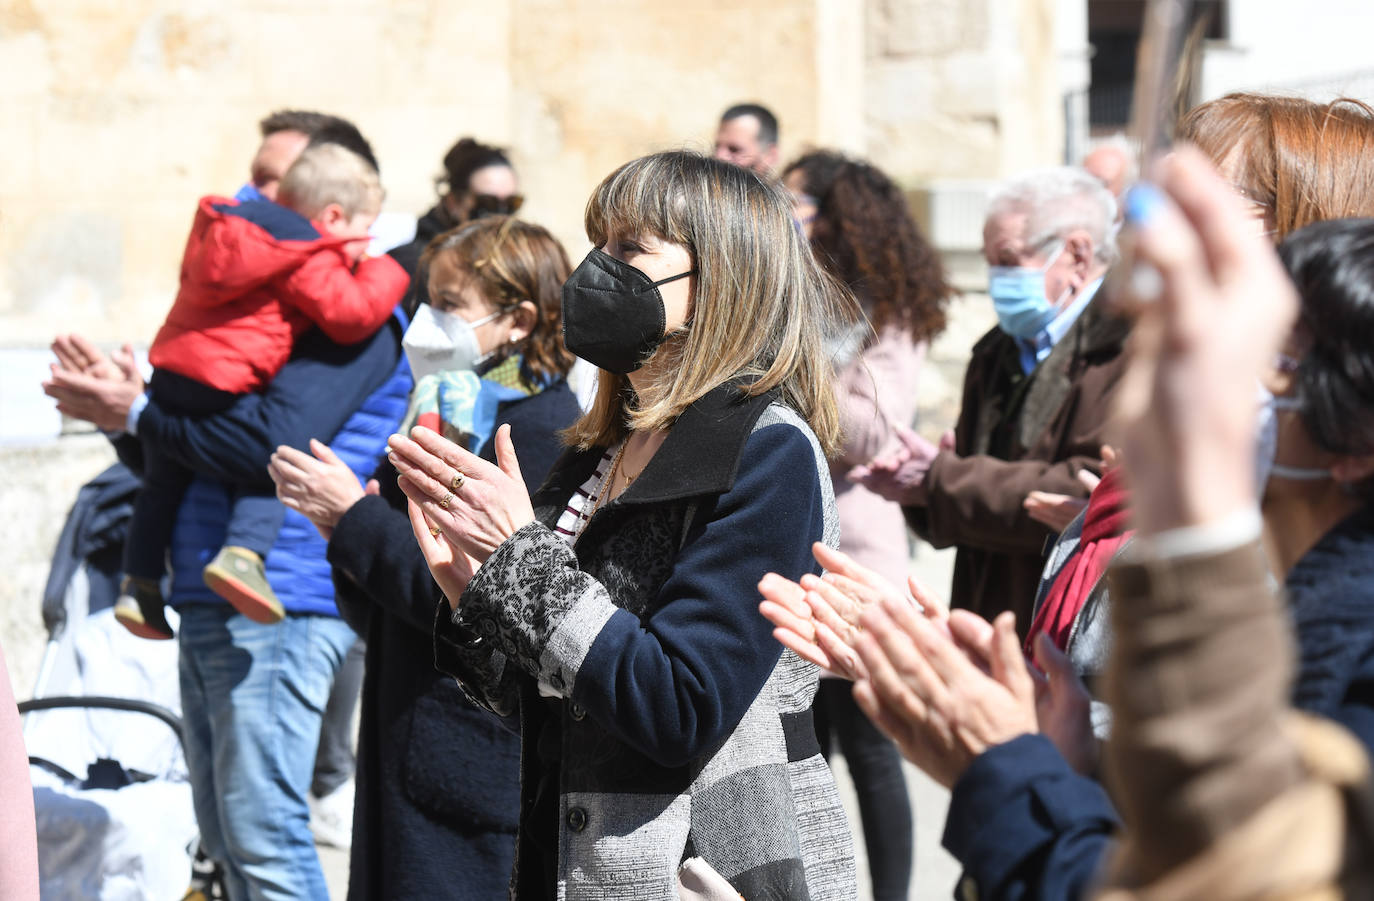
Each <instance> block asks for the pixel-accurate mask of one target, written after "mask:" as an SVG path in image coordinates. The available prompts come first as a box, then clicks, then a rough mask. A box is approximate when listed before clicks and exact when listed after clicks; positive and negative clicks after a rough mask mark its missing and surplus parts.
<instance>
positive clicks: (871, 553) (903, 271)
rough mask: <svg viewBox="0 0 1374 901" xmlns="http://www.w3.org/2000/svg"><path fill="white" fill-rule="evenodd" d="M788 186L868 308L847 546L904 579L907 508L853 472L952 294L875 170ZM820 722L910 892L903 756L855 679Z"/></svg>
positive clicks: (897, 408) (867, 830)
mask: <svg viewBox="0 0 1374 901" xmlns="http://www.w3.org/2000/svg"><path fill="white" fill-rule="evenodd" d="M783 184H784V185H785V186H786V187H787V189H788V191H789V192H790V193H791V194H792V198H793V203H794V208H795V214H796V217H797V221H798V223H799V224H800V226H801V228H802V231H803V233H804V234H805V235H806V236H807V237H808V238H809V239H810V241H811V248H812V250H813V251H814V252H815V255H816V258H817V260H818V261H819V262H820V263H821V265H823V266H825V267H826V268H827V269H829V270H830V272H831V274H832V275H834V276H835V277H836V278H838V279H839V280H840V281H842V282H844V283H845V284H846V285H847V286H848V287H849V288H850V289H851V290H852V291H853V292H854V293H855V295H856V296H857V297H858V299H859V303H860V305H861V306H862V308H863V311H864V313H865V314H866V315H867V321H866V322H859V323H855V324H854V326H853V328H852V329H851V331H850V333H849V334H847V335H845V336H843V337H842V338H840V339H838V340H836V341H834V342H832V344H833V345H834V349H835V351H836V352H837V367H836V368H837V377H838V384H839V389H840V390H839V392H838V395H839V404H840V421H841V423H842V426H843V430H844V445H843V447H842V449H841V451H840V455H839V456H838V457H837V458H836V459H834V460H832V461H831V464H830V473H831V477H832V479H833V480H834V485H835V503H836V506H837V507H838V509H839V515H840V548H841V549H842V550H843V551H845V552H846V553H848V554H849V555H850V556H852V557H853V558H854V559H855V560H857V561H859V562H860V563H862V564H863V565H864V566H867V567H869V568H870V569H873V570H875V571H877V572H879V573H881V574H882V575H884V576H886V577H887V578H888V579H889V580H890V581H891V582H893V584H896V585H904V584H906V572H907V557H908V549H907V538H906V523H905V520H904V519H903V517H902V510H901V507H900V506H898V505H897V504H895V503H893V502H892V501H888V500H885V499H883V498H881V497H879V496H878V495H876V494H874V493H873V492H871V491H869V490H868V489H867V488H864V487H863V486H862V485H856V484H853V483H850V482H848V481H846V480H845V478H844V474H845V472H846V471H848V470H849V469H850V468H852V467H854V466H857V465H860V464H863V463H867V462H868V461H870V460H872V459H873V458H874V457H876V456H878V455H879V454H881V453H883V452H884V451H885V450H887V449H888V445H889V444H890V443H891V442H892V441H893V433H892V426H893V424H894V423H898V424H901V425H910V424H911V421H912V419H913V418H914V417H915V414H916V380H917V377H918V375H919V372H920V368H921V362H922V360H923V359H924V357H925V351H926V344H927V342H928V341H929V340H930V339H931V338H932V337H934V336H935V335H936V334H938V333H939V332H940V331H942V330H943V329H944V327H945V305H946V303H947V302H948V300H949V297H950V296H951V295H952V294H953V290H952V289H951V288H950V286H949V284H948V282H946V281H945V274H944V270H943V268H942V266H941V265H940V260H939V257H938V256H937V255H936V253H935V250H934V248H932V247H931V246H930V245H929V244H928V243H926V241H925V239H924V238H923V237H922V236H921V233H920V230H919V229H918V228H917V226H916V223H915V221H914V220H913V219H912V218H911V213H910V211H909V210H908V208H907V203H906V199H905V198H904V197H903V196H902V192H901V189H899V188H898V187H897V186H896V185H895V184H893V182H892V180H891V179H889V178H888V177H887V176H886V175H884V174H883V173H882V172H880V171H879V170H878V169H876V168H875V167H873V166H871V165H869V164H868V163H865V162H861V161H858V160H851V159H848V158H846V157H844V156H842V155H840V154H838V153H833V152H830V151H814V152H812V153H808V154H806V155H805V156H803V157H801V158H800V159H798V160H796V161H795V162H793V163H792V164H791V165H790V166H788V167H787V169H786V170H785V171H784V172H783ZM816 729H817V732H818V735H819V738H820V740H821V746H822V747H823V748H824V749H825V750H826V752H827V756H828V755H829V750H830V740H831V737H832V734H833V735H834V736H835V737H836V738H838V740H839V746H840V750H841V752H842V753H843V754H844V757H845V761H846V762H847V763H848V764H849V770H850V773H851V774H852V776H853V778H854V785H855V788H856V790H857V792H858V797H859V812H860V815H861V817H862V819H863V831H864V842H865V845H866V846H867V848H868V862H869V872H870V874H871V876H872V879H873V897H874V899H875V901H886V899H890V898H906V897H907V889H908V884H909V882H910V879H911V850H912V824H911V808H910V805H909V803H908V801H907V792H906V782H905V780H904V778H903V776H902V766H901V756H900V755H899V754H898V752H897V749H896V747H895V746H894V745H893V744H892V742H890V741H888V740H887V739H886V738H884V737H883V736H882V734H881V733H879V732H878V730H877V729H876V728H875V727H874V726H873V724H872V723H871V722H869V720H868V718H867V717H865V716H864V715H863V713H862V712H860V710H859V708H858V707H857V706H856V705H855V703H854V699H853V697H852V696H851V695H850V691H849V684H848V683H847V682H843V681H840V680H836V679H826V680H824V681H823V682H822V683H821V688H820V692H819V694H818V695H817V696H816Z"/></svg>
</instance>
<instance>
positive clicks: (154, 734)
mask: <svg viewBox="0 0 1374 901" xmlns="http://www.w3.org/2000/svg"><path fill="white" fill-rule="evenodd" d="M169 614H170V611H169ZM70 647H71V649H72V652H73V653H72V664H73V665H72V666H70V667H66V666H63V667H60V668H58V669H57V670H56V671H54V675H57V672H58V671H60V672H62V673H64V674H65V677H64V678H60V679H54V680H53V682H54V683H58V684H49V685H44V686H41V696H43V697H53V696H56V695H103V696H107V697H110V696H112V697H124V698H135V699H138V700H143V701H150V702H152V703H154V704H157V705H159V706H161V707H166V708H167V709H169V710H171V711H172V712H174V713H177V714H178V715H179V714H180V708H181V696H180V690H179V687H178V676H177V643H176V642H175V641H166V642H155V641H146V640H144V639H140V638H136V637H134V636H133V635H131V634H130V633H129V632H128V631H126V630H125V629H124V628H123V627H122V626H120V625H119V624H118V623H117V622H116V621H115V619H114V615H113V611H111V610H103V611H101V612H99V613H96V614H92V615H91V616H89V617H87V618H85V619H84V620H83V621H81V622H79V623H77V624H74V626H73V635H72V636H71V644H70ZM27 719H28V721H27V722H26V723H25V730H24V732H25V741H26V743H27V745H28V749H29V754H30V756H33V757H40V758H43V759H45V760H48V761H51V762H52V763H55V764H57V765H58V766H60V767H62V768H63V769H65V770H67V771H68V772H70V773H72V774H74V775H75V776H76V777H77V779H76V780H75V781H73V780H68V779H65V778H63V777H61V776H59V775H57V774H55V773H53V772H52V771H50V770H49V769H46V768H43V767H41V766H31V767H30V773H29V775H30V777H31V778H32V779H33V785H34V807H35V809H36V814H37V821H38V863H39V874H40V878H41V883H42V889H41V891H42V897H43V898H44V899H49V898H51V899H66V898H72V899H77V898H80V899H99V901H123V899H145V898H147V899H154V901H157V899H168V901H171V899H179V898H181V897H182V896H183V895H184V894H185V892H186V887H187V885H188V884H189V882H190V875H191V857H192V855H193V854H194V851H195V847H196V843H197V840H198V830H197V827H196V821H195V812H194V809H193V807H192V802H191V786H190V783H189V781H188V778H187V775H186V763H185V759H184V757H183V755H182V750H181V744H180V742H179V741H178V739H177V736H176V735H175V734H174V733H173V732H172V731H171V729H169V728H168V727H167V725H166V724H165V723H163V722H162V721H160V720H158V719H155V718H153V717H150V716H147V715H145V714H142V713H134V712H128V711H114V710H98V709H85V708H76V709H60V710H44V711H34V712H32V713H30V714H28V718H27ZM99 758H109V759H111V760H114V761H116V762H118V763H119V764H120V765H121V766H123V768H124V769H125V770H126V771H136V772H138V773H143V774H147V775H150V776H153V777H154V778H153V779H152V780H150V781H146V782H138V783H134V784H131V785H127V786H125V787H123V788H119V789H83V788H82V787H81V785H80V780H81V779H82V778H84V777H85V775H86V772H87V768H88V767H89V766H90V764H92V763H93V762H95V761H96V760H97V759H99Z"/></svg>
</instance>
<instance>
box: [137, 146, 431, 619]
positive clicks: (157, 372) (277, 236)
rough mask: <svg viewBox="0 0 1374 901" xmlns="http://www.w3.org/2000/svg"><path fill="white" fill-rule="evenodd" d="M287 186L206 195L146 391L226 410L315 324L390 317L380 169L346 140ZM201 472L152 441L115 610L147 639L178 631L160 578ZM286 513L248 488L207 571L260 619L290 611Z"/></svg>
mask: <svg viewBox="0 0 1374 901" xmlns="http://www.w3.org/2000/svg"><path fill="white" fill-rule="evenodd" d="M277 196H278V201H279V202H278V203H272V202H270V201H265V200H264V201H246V202H244V203H236V202H234V201H232V200H228V199H225V198H217V197H206V198H203V199H202V200H201V201H200V206H199V209H198V210H197V212H196V218H195V222H194V223H193V224H192V226H191V234H190V236H189V237H188V238H187V240H186V250H185V253H184V255H183V257H182V262H181V287H180V289H179V291H178V292H177V298H176V301H175V303H173V305H172V310H171V312H170V313H169V314H168V315H167V320H166V322H164V323H163V325H162V328H161V329H160V330H159V331H158V333H157V337H156V338H155V339H154V340H153V346H152V348H151V349H150V351H149V353H148V359H149V361H150V362H151V363H152V364H153V366H154V371H153V376H152V378H151V379H150V380H149V390H150V392H151V393H152V395H153V397H154V398H155V399H156V401H157V403H158V405H159V406H160V407H162V408H163V409H164V410H166V411H169V412H172V413H175V414H178V415H191V416H199V415H211V414H214V413H218V412H221V411H223V410H225V409H226V408H228V407H229V406H230V405H231V404H232V403H233V402H234V401H235V400H236V399H237V398H238V397H239V396H240V395H242V394H245V393H248V392H251V391H260V390H262V389H263V387H265V386H266V385H267V383H268V382H270V381H271V380H272V378H273V377H274V376H275V375H276V374H277V372H278V371H279V370H280V369H281V367H282V366H283V365H284V364H285V363H286V361H287V359H288V358H289V357H290V355H291V348H292V345H293V344H294V343H295V341H296V339H297V338H299V337H300V336H301V335H302V334H303V333H304V332H306V331H307V330H308V329H310V328H311V327H312V326H318V327H319V328H320V329H321V330H322V331H323V332H324V333H325V334H326V335H327V336H328V337H329V338H330V339H332V340H333V341H335V342H337V343H339V344H354V343H357V342H359V341H362V340H364V339H365V338H368V337H370V336H371V335H372V334H373V333H374V332H376V331H377V329H378V328H380V327H381V326H382V324H383V323H385V322H386V320H387V318H388V317H389V316H390V315H391V312H392V310H393V308H394V307H395V306H396V304H397V303H398V302H399V301H400V300H401V297H402V295H403V294H404V293H405V289H406V286H407V284H408V283H409V278H408V276H407V275H406V273H405V270H404V269H402V268H401V267H400V266H399V265H398V264H397V263H396V262H395V261H394V260H392V259H391V258H390V257H385V256H384V257H378V258H375V259H366V258H361V256H362V253H363V251H364V250H365V249H366V247H367V241H368V238H367V230H368V228H369V227H370V226H371V225H372V222H373V221H374V220H375V219H376V218H377V213H378V212H379V210H380V209H381V202H382V188H381V183H380V180H379V179H378V176H377V172H376V170H375V169H374V168H373V167H372V166H371V165H370V164H369V163H368V162H367V161H365V160H364V159H363V158H362V157H360V156H358V155H357V154H356V153H353V152H352V151H350V150H347V149H346V148H344V147H342V146H340V145H338V144H328V143H327V144H320V145H317V146H313V147H310V148H307V149H306V151H305V152H304V153H302V154H301V156H300V158H299V159H298V160H297V161H296V163H295V164H294V165H293V166H292V167H291V169H290V170H289V171H288V172H287V173H286V175H285V176H284V177H283V178H282V182H281V187H280V188H279V190H278V195H277ZM360 258H361V259H360ZM318 437H320V438H323V439H327V438H328V437H329V436H327V435H321V436H318ZM192 476H193V473H192V472H191V470H190V469H188V468H187V467H185V466H183V465H182V464H181V463H179V462H178V461H176V460H175V459H173V458H172V457H170V456H169V455H167V454H166V453H164V452H163V451H162V450H161V449H160V448H159V447H158V446H157V444H156V443H155V442H153V441H150V440H147V439H144V440H143V490H142V491H141V492H140V493H139V496H138V499H137V500H136V501H135V504H134V514H133V521H132V522H131V523H130V526H129V537H128V541H127V543H126V545H125V549H124V572H125V578H124V583H123V585H122V588H121V591H120V598H119V600H118V601H117V603H116V605H115V617H116V618H117V619H118V620H119V621H120V622H121V623H123V624H124V626H125V627H126V628H128V629H129V630H130V631H132V632H134V634H136V635H140V636H142V637H144V638H171V637H172V630H171V628H170V627H169V626H168V624H167V620H166V617H165V616H164V614H163V609H162V608H163V599H162V592H161V588H160V584H159V583H160V581H161V579H162V576H163V574H164V571H165V569H166V564H165V560H166V553H167V546H168V544H169V543H170V540H171V533H172V528H173V524H174V523H175V521H176V514H177V509H178V507H179V506H180V504H181V498H182V495H183V494H184V493H185V490H186V487H187V485H188V484H189V483H190V481H191V478H192ZM283 515H284V510H283V508H282V506H281V505H280V504H279V503H278V502H277V500H276V497H275V495H274V494H273V493H272V492H271V491H270V490H269V489H266V488H265V487H258V486H253V487H249V486H237V487H236V491H235V497H234V501H233V508H232V512H231V515H230V521H229V528H228V535H227V538H226V540H225V544H224V546H223V547H222V548H221V549H220V551H219V553H218V554H217V555H216V557H215V559H214V560H213V561H212V562H211V563H210V564H209V565H208V566H206V567H205V569H204V576H205V581H206V584H207V585H209V586H210V588H211V589H213V590H214V591H215V592H216V593H218V594H220V595H221V596H223V597H224V598H225V599H226V600H228V601H229V603H231V604H233V605H234V607H235V608H236V609H237V610H238V611H239V612H240V613H242V614H243V615H245V616H247V617H248V618H249V619H252V620H254V621H256V622H262V623H272V622H276V621H278V620H280V619H281V618H282V616H283V610H282V606H281V603H280V602H279V601H278V600H277V598H276V595H275V594H274V593H273V592H272V589H271V587H270V586H269V585H268V584H267V578H266V575H265V573H264V570H263V557H264V556H266V554H267V550H268V548H270V547H271V546H272V544H273V542H274V541H275V540H276V537H277V531H278V529H279V528H280V527H281V522H282V517H283Z"/></svg>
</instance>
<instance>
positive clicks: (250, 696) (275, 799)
mask: <svg viewBox="0 0 1374 901" xmlns="http://www.w3.org/2000/svg"><path fill="white" fill-rule="evenodd" d="M179 612H180V613H181V623H180V625H179V626H178V628H177V634H178V636H179V637H180V641H181V662H180V667H181V705H182V715H183V717H184V718H185V721H186V764H187V767H188V768H189V770H190V773H191V790H192V793H193V796H194V798H195V808H196V819H198V820H199V821H200V830H201V840H202V841H203V842H204V843H205V847H206V850H207V852H208V853H209V854H210V856H211V857H213V858H214V859H215V860H217V861H219V862H220V863H221V864H222V865H223V866H224V869H225V881H226V885H227V888H228V891H229V898H230V899H231V901H249V899H252V901H269V899H270V901H280V899H288V898H289V899H312V901H314V899H318V901H329V892H328V890H327V888H326V887H325V881H324V874H323V872H322V871H321V870H320V859H319V856H318V855H317V854H316V853H315V840H314V838H313V837H312V836H311V833H310V810H309V808H308V806H307V805H306V793H307V792H308V791H309V789H310V778H311V772H312V770H313V768H314V763H315V749H316V745H317V743H318V742H319V737H320V718H321V716H322V714H323V711H324V707H325V704H326V703H327V702H328V700H329V692H330V688H331V686H332V685H333V683H334V673H335V671H336V670H337V669H338V668H339V665H340V663H342V662H343V658H344V655H345V654H347V653H348V649H349V647H351V646H352V644H353V642H354V639H355V638H356V637H357V636H355V635H354V634H353V630H352V629H350V628H349V627H348V624H347V623H345V622H344V621H343V620H341V619H338V618H336V617H332V616H315V615H301V616H297V615H292V614H287V617H286V619H284V620H282V621H281V622H280V623H277V624H275V625H270V626H265V625H260V624H258V623H255V622H252V621H251V620H249V619H247V618H246V617H243V616H240V615H239V614H237V613H235V612H234V610H233V609H232V608H231V607H229V606H228V605H227V604H226V605H218V604H187V605H185V606H183V607H181V609H180V611H179Z"/></svg>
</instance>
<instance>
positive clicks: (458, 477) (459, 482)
mask: <svg viewBox="0 0 1374 901" xmlns="http://www.w3.org/2000/svg"><path fill="white" fill-rule="evenodd" d="M466 481H467V479H466V478H464V477H463V474H462V473H461V472H459V471H458V470H456V469H455V470H454V471H453V478H452V479H451V480H450V481H449V485H450V486H452V488H453V490H454V491H457V490H458V489H459V488H462V487H463V483H464V482H466Z"/></svg>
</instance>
